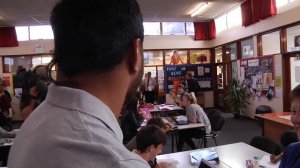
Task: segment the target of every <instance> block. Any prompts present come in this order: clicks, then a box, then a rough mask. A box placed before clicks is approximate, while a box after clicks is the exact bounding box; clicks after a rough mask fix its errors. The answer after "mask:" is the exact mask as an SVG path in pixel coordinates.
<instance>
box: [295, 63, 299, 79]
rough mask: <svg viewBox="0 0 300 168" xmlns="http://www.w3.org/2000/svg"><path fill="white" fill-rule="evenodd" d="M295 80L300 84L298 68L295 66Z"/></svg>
mask: <svg viewBox="0 0 300 168" xmlns="http://www.w3.org/2000/svg"><path fill="white" fill-rule="evenodd" d="M295 80H296V82H300V66H295Z"/></svg>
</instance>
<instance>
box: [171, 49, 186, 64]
mask: <svg viewBox="0 0 300 168" xmlns="http://www.w3.org/2000/svg"><path fill="white" fill-rule="evenodd" d="M179 63H181V64H183V61H182V60H181V58H180V55H179V54H178V53H177V51H173V55H172V56H171V62H170V64H171V65H177V64H179Z"/></svg>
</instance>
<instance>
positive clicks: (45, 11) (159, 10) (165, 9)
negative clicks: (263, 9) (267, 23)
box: [0, 0, 244, 26]
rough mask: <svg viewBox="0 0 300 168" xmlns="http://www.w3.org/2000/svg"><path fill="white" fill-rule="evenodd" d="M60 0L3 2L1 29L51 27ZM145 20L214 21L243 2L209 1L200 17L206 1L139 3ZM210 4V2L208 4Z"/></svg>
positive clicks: (0, 4) (151, 0)
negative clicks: (196, 14) (196, 12)
mask: <svg viewBox="0 0 300 168" xmlns="http://www.w3.org/2000/svg"><path fill="white" fill-rule="evenodd" d="M57 1H58V0H0V26H6V25H16V26H19V25H40V24H49V17H50V12H51V9H52V7H53V6H54V5H55V3H56V2H57ZM137 1H138V3H139V4H140V8H141V10H142V13H143V17H144V21H158V22H160V21H203V20H209V19H212V18H215V17H217V16H219V15H221V14H223V13H224V12H226V11H228V10H230V9H232V8H234V7H236V6H237V5H239V4H240V3H241V2H243V1H244V0H209V2H211V3H212V5H211V7H210V8H209V9H207V11H205V12H204V13H203V14H201V16H199V17H193V18H191V17H190V14H191V12H192V10H194V9H195V8H196V7H197V5H199V3H200V2H204V0H137ZM205 2H207V0H206V1H205Z"/></svg>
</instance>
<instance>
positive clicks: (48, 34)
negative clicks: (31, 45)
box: [29, 25, 54, 40]
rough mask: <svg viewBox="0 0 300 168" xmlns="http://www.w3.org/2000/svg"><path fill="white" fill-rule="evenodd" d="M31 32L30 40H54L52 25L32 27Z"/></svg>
mask: <svg viewBox="0 0 300 168" xmlns="http://www.w3.org/2000/svg"><path fill="white" fill-rule="evenodd" d="M29 32H30V40H38V39H54V37H53V32H52V28H51V26H50V25H45V26H30V27H29Z"/></svg>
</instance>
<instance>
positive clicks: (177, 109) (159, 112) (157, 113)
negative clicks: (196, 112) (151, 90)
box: [149, 105, 184, 117]
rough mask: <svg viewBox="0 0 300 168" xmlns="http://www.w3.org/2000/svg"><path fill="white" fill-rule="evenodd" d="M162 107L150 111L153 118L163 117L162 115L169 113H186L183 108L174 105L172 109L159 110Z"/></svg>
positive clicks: (155, 107) (157, 106) (156, 106)
mask: <svg viewBox="0 0 300 168" xmlns="http://www.w3.org/2000/svg"><path fill="white" fill-rule="evenodd" d="M160 106H161V105H154V107H153V109H149V112H150V113H151V114H152V116H153V117H156V116H161V115H162V114H168V113H175V112H182V111H184V109H183V108H181V107H179V106H177V105H174V107H172V108H170V109H159V107H160Z"/></svg>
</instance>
